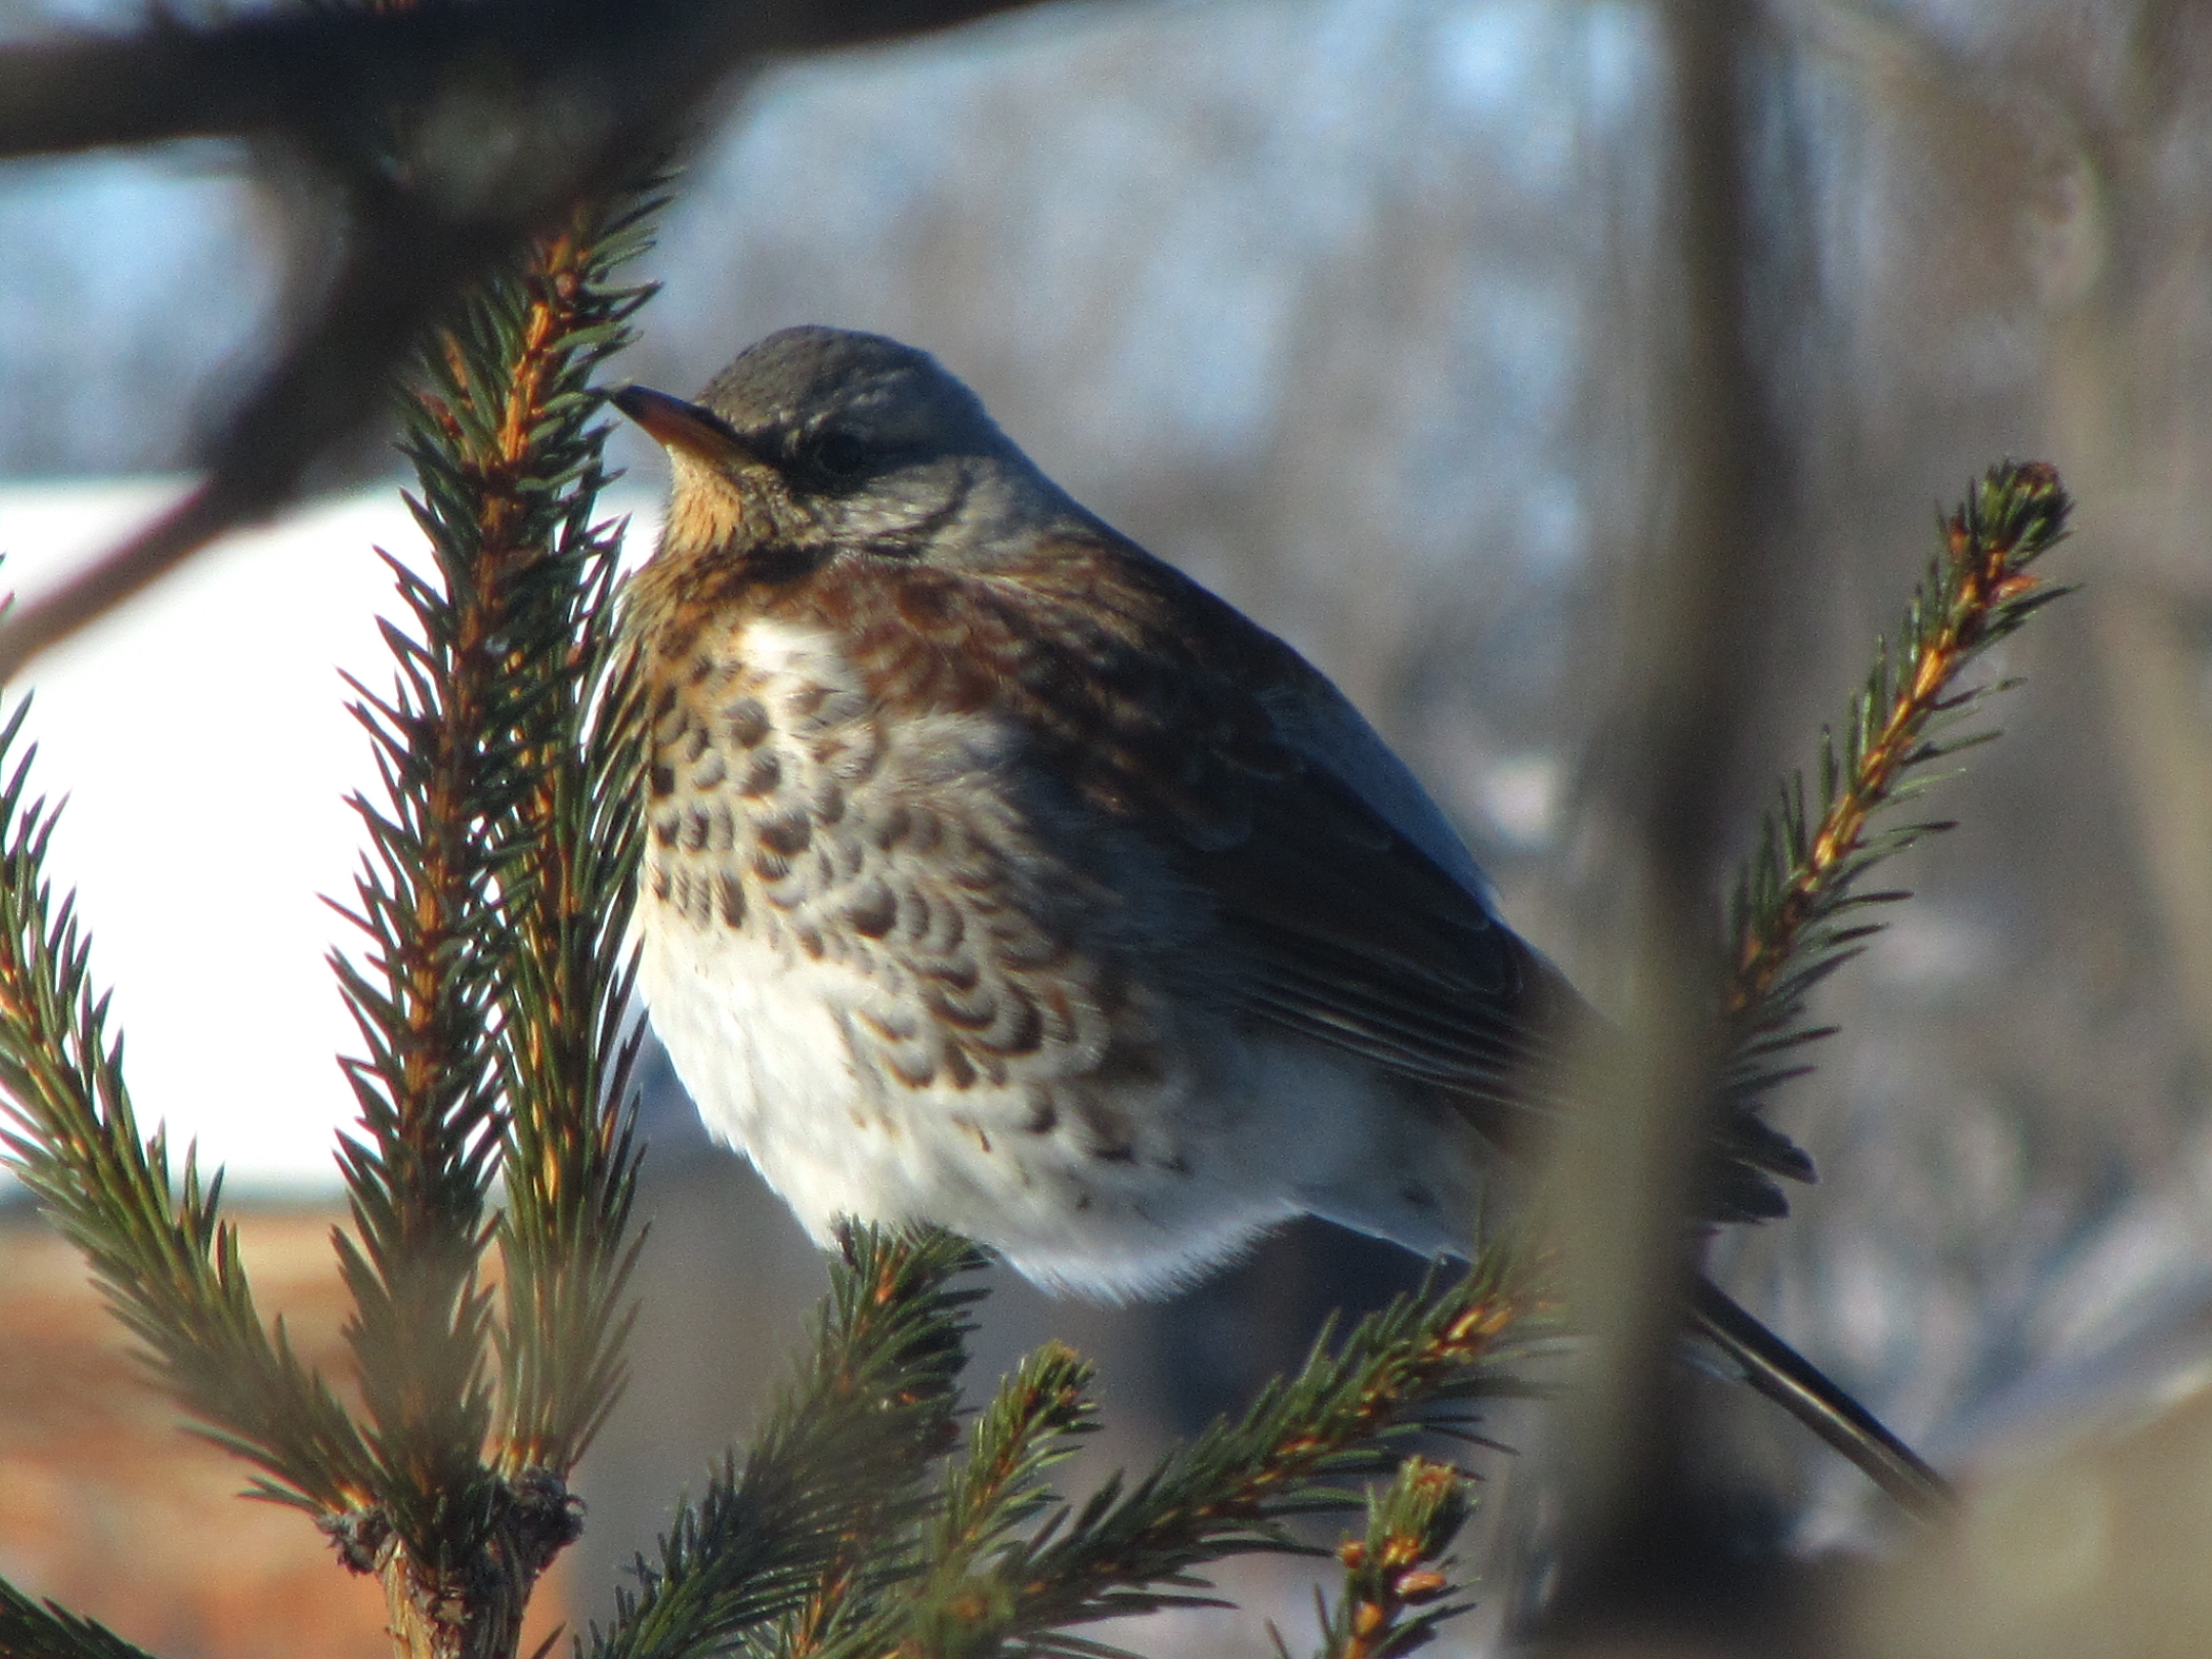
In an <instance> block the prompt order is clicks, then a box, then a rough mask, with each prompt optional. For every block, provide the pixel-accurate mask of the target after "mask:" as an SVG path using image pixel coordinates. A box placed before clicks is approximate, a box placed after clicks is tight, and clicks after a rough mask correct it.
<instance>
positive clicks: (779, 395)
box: [614, 328, 1080, 568]
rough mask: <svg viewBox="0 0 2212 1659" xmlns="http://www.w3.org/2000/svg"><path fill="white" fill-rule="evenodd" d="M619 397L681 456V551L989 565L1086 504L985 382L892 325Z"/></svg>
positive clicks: (773, 348) (753, 354) (816, 339)
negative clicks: (904, 340)
mask: <svg viewBox="0 0 2212 1659" xmlns="http://www.w3.org/2000/svg"><path fill="white" fill-rule="evenodd" d="M614 403H615V406H616V407H617V408H618V409H620V410H622V411H623V413H624V414H625V415H628V416H629V417H630V418H631V419H632V420H634V421H635V422H637V423H638V424H639V425H640V426H641V427H643V428H645V429H646V430H647V432H648V433H650V434H651V435H653V437H654V438H655V439H656V440H658V441H659V443H660V445H661V447H663V448H664V449H665V450H666V451H667V452H668V455H669V459H670V462H671V465H672V466H673V468H674V471H675V487H674V491H673V494H672V495H671V500H670V504H669V515H668V527H667V530H666V532H665V536H664V538H663V543H662V545H663V547H664V549H665V550H666V551H668V552H669V553H671V554H674V555H676V556H689V557H693V558H707V559H714V558H728V559H731V560H733V561H738V562H745V561H748V560H750V559H754V558H757V557H763V558H774V559H776V560H778V561H781V562H797V563H799V564H800V565H802V566H805V565H811V564H814V563H817V562H822V561H825V560H827V559H829V558H830V557H833V556H836V555H838V554H841V553H846V554H851V555H853V556H860V557H868V558H881V559H890V560H902V561H911V560H917V559H927V560H928V561H929V562H932V563H935V564H943V565H952V566H956V567H957V566H963V565H965V566H969V567H974V568H981V567H983V566H987V564H989V563H990V562H993V560H994V558H996V557H998V556H1003V554H1004V553H1005V552H1006V550H1009V549H1010V548H1011V547H1012V546H1015V545H1018V544H1019V543H1021V542H1022V541H1024V539H1026V538H1025V536H1024V532H1031V533H1034V532H1037V531H1039V530H1042V529H1044V528H1047V527H1048V526H1050V525H1051V524H1053V523H1054V521H1056V520H1061V519H1063V518H1064V517H1065V516H1066V515H1067V514H1070V513H1075V514H1079V513H1080V509H1079V508H1077V507H1074V505H1073V503H1072V502H1070V501H1068V500H1067V499H1066V496H1065V495H1062V494H1061V493H1060V490H1059V489H1057V488H1056V487H1055V486H1054V485H1053V484H1052V483H1050V481H1049V480H1048V479H1047V478H1046V477H1044V475H1043V474H1042V472H1040V471H1038V470H1037V468H1036V465H1034V464H1033V463H1032V462H1030V459H1029V458H1028V457H1026V456H1025V455H1024V454H1023V453H1021V451H1020V450H1019V449H1018V448H1017V447H1015V446H1014V444H1013V443H1012V441H1011V440H1009V439H1008V438H1007V437H1006V435H1005V434H1004V433H1002V432H1000V430H999V428H998V427H997V426H996V425H995V424H994V422H992V420H991V417H990V416H988V415H987V414H986V413H985V412H984V410H983V404H982V402H981V399H980V398H977V397H976V396H975V393H974V392H971V391H969V389H968V387H967V386H964V385H963V384H962V383H961V382H960V380H957V378H955V377H954V376H953V375H952V374H949V373H947V372H946V371H945V368H943V367H941V366H940V365H939V363H938V362H937V360H936V359H935V358H933V357H932V356H929V354H928V353H927V352H923V351H917V350H915V349H914V348H913V347H911V346H906V345H902V344H900V343H898V342H897V341H896V340H889V339H885V338H884V337H883V336H881V335H878V334H860V333H853V332H849V331H845V330H842V329H832V328H789V329H785V330H783V331H781V332H780V333H775V334H771V335H769V337H767V338H766V339H764V340H762V341H760V342H759V343H757V344H755V345H752V346H750V347H749V348H747V349H746V350H745V351H744V352H743V353H742V354H741V355H740V356H738V359H737V361H736V362H733V363H732V364H731V365H730V366H729V367H728V368H726V369H724V370H723V371H722V373H721V374H719V375H717V376H716V377H715V378H714V380H713V381H712V382H710V383H709V384H708V386H707V389H706V390H705V391H704V392H702V393H701V394H700V396H699V398H698V401H697V402H696V403H692V402H686V401H684V399H682V398H672V397H670V396H669V395H668V394H667V393H665V392H654V391H651V390H648V389H647V388H646V387H644V386H628V387H625V388H623V390H622V391H620V392H616V393H615V394H614Z"/></svg>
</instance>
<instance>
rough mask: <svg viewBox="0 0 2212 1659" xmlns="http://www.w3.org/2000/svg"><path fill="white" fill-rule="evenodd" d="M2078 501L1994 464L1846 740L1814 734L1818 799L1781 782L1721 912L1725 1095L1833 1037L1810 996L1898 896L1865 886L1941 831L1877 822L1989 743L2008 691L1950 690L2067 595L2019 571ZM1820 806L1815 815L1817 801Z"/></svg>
mask: <svg viewBox="0 0 2212 1659" xmlns="http://www.w3.org/2000/svg"><path fill="white" fill-rule="evenodd" d="M2072 507H2073V503H2072V502H2071V501H2070V500H2069V498H2068V496H2067V494H2066V491H2065V489H2064V488H2063V486H2062V485H2061V484H2060V483H2059V480H2058V475H2057V472H2056V471H2054V470H2053V469H2052V468H2051V467H2050V466H2048V465H2043V464H2041V463H2034V462H2031V463H2026V464H2015V463H2012V462H2007V463H2005V464H2003V465H1998V466H1995V467H1992V468H1991V469H1990V471H1989V472H1988V473H1987V475H1986V476H1984V477H1983V479H1982V480H1981V482H1980V483H1978V484H1977V485H1975V486H1974V487H1973V488H1972V489H1971V490H1970V491H1969V492H1968V494H1967V496H1966V501H1965V502H1964V503H1963V504H1962V505H1961V506H1960V507H1959V508H1958V510H1957V511H1956V512H1954V513H1953V514H1952V515H1951V517H1950V518H1949V519H1948V520H1947V521H1946V522H1945V523H1944V524H1943V526H1942V535H1943V547H1942V552H1941V553H1940V554H1938V555H1937V556H1936V558H1934V559H1933V560H1931V561H1930V562H1929V568H1928V574H1927V576H1926V578H1925V579H1924V580H1923V582H1922V583H1921V585H1920V586H1919V588H1918V589H1917V591H1916V592H1915V593H1914V596H1913V599H1912V603H1911V605H1909V606H1908V607H1907V609H1906V611H1905V624H1904V626H1903V628H1902V629H1900V630H1899V635H1898V639H1897V643H1896V645H1895V647H1892V646H1891V645H1890V644H1889V642H1887V641H1882V642H1880V643H1879V644H1878V645H1877V646H1876V648H1875V664H1874V667H1873V669H1872V671H1870V672H1869V675H1868V677H1867V682H1866V684H1865V686H1864V688H1863V690H1861V691H1860V692H1859V694H1858V695H1857V696H1856V697H1854V698H1853V699H1852V702H1851V706H1850V711H1849V713H1848V714H1847V715H1846V717H1845V719H1844V723H1843V728H1842V730H1843V737H1842V738H1841V739H1840V740H1838V738H1837V737H1836V736H1835V734H1834V732H1832V731H1830V732H1823V733H1822V734H1821V743H1820V758H1819V762H1818V767H1817V774H1818V790H1817V793H1816V795H1815V796H1814V798H1813V800H1811V801H1808V795H1807V790H1806V782H1805V778H1804V775H1802V773H1801V774H1798V775H1796V776H1794V777H1792V778H1791V779H1790V780H1789V781H1787V782H1785V783H1784V786H1783V787H1782V788H1781V790H1780V791H1779V792H1778V799H1777V801H1776V803H1775V805H1774V807H1773V808H1772V809H1771V811H1769V812H1768V813H1767V815H1766V817H1765V820H1764V822H1763V823H1762V824H1761V826H1760V833H1759V845H1758V848H1757V850H1756V851H1755V852H1754V853H1753V855H1752V856H1751V858H1750V859H1749V860H1747V862H1746V863H1745V865H1744V866H1743V867H1742V869H1741V872H1739V875H1738V878H1737V882H1736V887H1735V896H1734V899H1733V902H1731V904H1730V905H1729V936H1730V937H1731V939H1734V941H1735V975H1734V980H1733V983H1732V986H1731V989H1730V995H1729V1006H1728V1018H1729V1030H1730V1033H1731V1041H1730V1046H1729V1053H1730V1068H1731V1076H1730V1086H1731V1091H1732V1092H1733V1093H1734V1094H1735V1096H1736V1097H1738V1098H1747V1097H1751V1096H1753V1095H1756V1094H1757V1093H1759V1091H1761V1090H1763V1089H1765V1088H1767V1087H1771V1085H1773V1084H1774V1083H1776V1082H1778V1081H1780V1080H1781V1079H1784V1078H1786V1077H1790V1076H1794V1075H1796V1074H1798V1073H1801V1072H1802V1071H1803V1070H1804V1069H1806V1068H1805V1067H1803V1066H1800V1065H1796V1064H1794V1063H1787V1064H1783V1065H1780V1066H1778V1065H1776V1064H1775V1061H1776V1060H1777V1058H1778V1057H1781V1056H1790V1055H1794V1054H1796V1052H1797V1051H1799V1050H1800V1049H1802V1048H1803V1047H1804V1045H1806V1044H1808V1043H1809V1042H1814V1041H1815V1040H1817V1039H1819V1038H1820V1037H1822V1036H1827V1035H1829V1033H1830V1031H1831V1030H1832V1028H1817V1029H1808V1028H1806V1027H1804V1026H1803V1025H1802V1017H1803V1014H1804V1012H1805V1007H1806V1004H1807V1001H1808V999H1809V997H1810V996H1811V994H1812V992H1813V989H1814V987H1815V986H1817V985H1818V984H1819V983H1820V981H1822V980H1823V979H1825V978H1826V977H1827V975H1830V974H1832V973H1833V972H1835V971H1836V970H1837V969H1838V968H1841V967H1842V966H1843V965H1844V963H1846V962H1848V961H1850V959H1851V958H1852V957H1855V956H1856V955H1857V954H1858V952H1859V951H1860V950H1862V949H1863V948H1864V943H1865V941H1866V940H1867V939H1869V938H1871V937H1872V936H1873V935H1874V934H1875V933H1877V932H1879V931H1880V930H1881V923H1880V922H1879V921H1875V920H1873V919H1871V918H1870V917H1869V916H1868V915H1866V914H1865V913H1866V912H1867V911H1868V910H1869V908H1871V907H1874V906H1875V905H1879V904H1883V903H1887V902H1893V901H1895V900H1897V899H1900V898H1903V897H1905V896H1906V895H1905V894H1904V893H1901V892H1898V891H1868V890H1863V888H1862V887H1861V882H1862V881H1863V878H1865V877H1866V876H1867V875H1868V874H1869V872H1871V871H1872V870H1873V869H1874V868H1875V866H1877V865H1879V864H1881V862H1882V861H1883V860H1886V859H1889V858H1892V857H1894V856H1895V855H1896V854H1899V853H1901V852H1903V851H1904V850H1905V848H1908V847H1910V846H1911V845H1912V844H1913V843H1914V842H1917V841H1919V840H1921V839H1923V837H1925V836H1930V835H1934V834H1936V833H1938V832H1940V831H1942V830H1944V829H1949V828H1950V827H1951V826H1950V824H1949V823H1947V822H1943V821H1940V820H1926V821H1917V822H1910V823H1876V822H1875V820H1876V819H1877V817H1880V815H1881V814H1883V813H1885V812H1887V811H1893V810H1894V809H1895V808H1897V807H1898V806H1899V805H1903V804H1905V802H1907V801H1910V800H1911V799H1914V798H1915V797H1916V796H1917V795H1918V794H1919V793H1922V792H1923V790H1925V789H1926V788H1928V787H1929V786H1930V785H1932V784H1934V783H1936V782H1937V781H1941V780H1942V778H1944V777H1946V776H1948V775H1951V769H1942V768H1941V766H1940V763H1942V762H1945V761H1949V760H1954V759H1955V758H1956V757H1958V756H1959V755H1960V754H1961V753H1962V752H1963V751H1964V750H1967V749H1969V748H1972V746H1973V745H1975V744H1979V743H1985V742H1987V741H1988V740H1989V739H1990V738H1993V737H1995V736H1996V732H1995V731H1993V730H1990V729H1987V728H1979V729H1967V730H1961V729H1960V728H1961V727H1962V726H1966V725H1967V724H1968V723H1969V722H1970V721H1971V720H1972V719H1973V718H1974V717H1977V716H1978V714H1979V713H1980V705H1981V703H1982V702H1983V700H1984V698H1986V697H1988V696H1990V695H1991V694H1993V693H1995V692H1997V691H2002V690H2007V689H2008V688H2009V687H2010V686H2012V685H2013V684H2016V682H2015V681H2011V680H2001V681H1997V682H1995V683H1993V684H1984V685H1975V686H1967V687H1965V688H1960V685H1959V678H1960V675H1961V674H1962V673H1963V672H1964V671H1966V668H1967V667H1968V666H1969V665H1971V664H1972V662H1973V661H1974V660H1975V659H1976V658H1978V656H1979V655H1980V654H1981V653H1983V652H1984V651H1985V650H1986V649H1988V647H1990V646H1991V645H1994V644H1995V643H1996V641H1999V640H2002V639H2003V638H2005V637H2006V636H2007V635H2010V634H2011V633H2013V632H2014V631H2015V629H2018V628H2019V627H2020V626H2021V624H2022V623H2025V622H2027V619H2028V618H2029V617H2031V616H2033V615H2034V614H2035V612H2037V611H2039V610H2041V609H2042V608H2043V607H2044V606H2045V605H2048V604H2050V603H2051V600H2053V599H2057V598H2059V597H2060V596H2061V595H2062V594H2063V593H2065V592H2068V591H2069V590H2068V589H2066V588H2063V587H2059V586H2053V585H2051V583H2049V582H2047V581H2045V580H2044V579H2042V578H2041V577H2039V576H2036V575H2031V574H2028V567H2029V566H2030V565H2032V564H2033V563H2034V562H2035V561H2036V560H2037V559H2038V558H2039V557H2040V556H2042V555H2043V554H2044V553H2045V552H2046V551H2048V550H2050V549H2051V547H2052V546H2053V545H2055V544H2057V542H2058V541H2060V540H2061V539H2062V538H2063V537H2064V536H2065V534H2066V520H2067V517H2068V515H2069V513H2070V512H2071V511H2072ZM1814 802H1817V805H1814Z"/></svg>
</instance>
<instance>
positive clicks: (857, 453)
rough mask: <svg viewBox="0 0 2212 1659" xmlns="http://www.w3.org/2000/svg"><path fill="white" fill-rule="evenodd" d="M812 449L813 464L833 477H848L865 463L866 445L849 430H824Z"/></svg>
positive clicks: (866, 455)
mask: <svg viewBox="0 0 2212 1659" xmlns="http://www.w3.org/2000/svg"><path fill="white" fill-rule="evenodd" d="M813 450H814V453H813V455H812V457H811V459H812V460H813V462H814V465H817V466H818V467H820V468H821V469H822V471H824V472H826V473H828V474H829V477H833V478H849V477H853V476H854V474H855V473H857V472H859V471H860V469H861V468H862V467H863V466H865V465H867V460H868V447H867V445H866V443H864V442H862V441H860V439H859V438H857V437H855V436H854V435H853V434H851V433H849V432H825V433H823V435H821V436H820V437H819V438H817V439H816V440H815V441H814V445H813Z"/></svg>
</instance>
